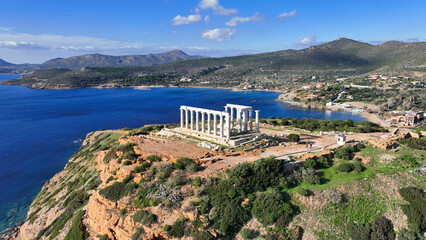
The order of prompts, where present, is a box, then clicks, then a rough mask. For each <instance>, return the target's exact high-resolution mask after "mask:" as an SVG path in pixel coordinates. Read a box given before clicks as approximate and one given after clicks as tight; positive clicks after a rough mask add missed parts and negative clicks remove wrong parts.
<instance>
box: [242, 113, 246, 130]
mask: <svg viewBox="0 0 426 240" xmlns="http://www.w3.org/2000/svg"><path fill="white" fill-rule="evenodd" d="M242 125H243V132H245V131H247V110H246V109H244V110H243V124H242Z"/></svg>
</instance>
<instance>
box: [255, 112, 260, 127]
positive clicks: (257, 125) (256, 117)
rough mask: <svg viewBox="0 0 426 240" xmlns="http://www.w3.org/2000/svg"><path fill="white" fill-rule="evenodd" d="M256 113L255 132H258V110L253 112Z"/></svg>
mask: <svg viewBox="0 0 426 240" xmlns="http://www.w3.org/2000/svg"><path fill="white" fill-rule="evenodd" d="M255 112H256V132H259V110H255Z"/></svg>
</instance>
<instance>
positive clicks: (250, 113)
mask: <svg viewBox="0 0 426 240" xmlns="http://www.w3.org/2000/svg"><path fill="white" fill-rule="evenodd" d="M248 130H249V131H251V130H253V110H249V119H248Z"/></svg>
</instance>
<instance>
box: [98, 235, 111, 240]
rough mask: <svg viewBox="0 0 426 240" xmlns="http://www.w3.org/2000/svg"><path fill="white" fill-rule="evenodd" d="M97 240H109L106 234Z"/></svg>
mask: <svg viewBox="0 0 426 240" xmlns="http://www.w3.org/2000/svg"><path fill="white" fill-rule="evenodd" d="M99 240H111V238H109V237H108V235H107V234H104V235H102V236H101V237H100V238H99Z"/></svg>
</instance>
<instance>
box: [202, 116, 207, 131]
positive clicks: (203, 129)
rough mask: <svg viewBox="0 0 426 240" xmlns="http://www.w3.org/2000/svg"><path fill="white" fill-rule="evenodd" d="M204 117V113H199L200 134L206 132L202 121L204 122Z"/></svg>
mask: <svg viewBox="0 0 426 240" xmlns="http://www.w3.org/2000/svg"><path fill="white" fill-rule="evenodd" d="M204 115H206V113H205V112H201V132H202V133H205V132H206V130H205V128H204V121H205V119H204Z"/></svg>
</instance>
